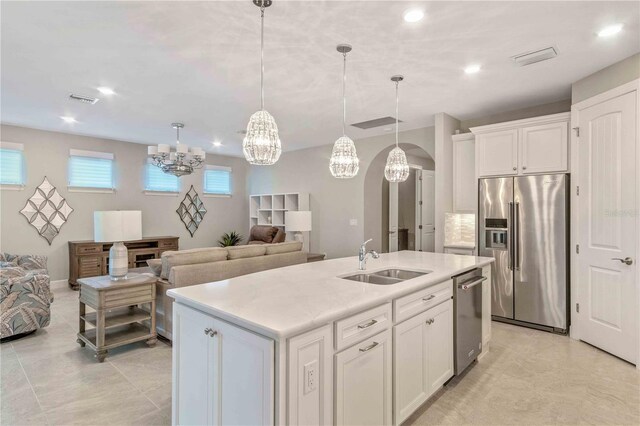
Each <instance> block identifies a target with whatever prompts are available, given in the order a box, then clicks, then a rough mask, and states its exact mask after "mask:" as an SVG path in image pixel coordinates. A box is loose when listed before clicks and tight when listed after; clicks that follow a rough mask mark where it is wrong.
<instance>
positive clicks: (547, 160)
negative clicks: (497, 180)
mask: <svg viewBox="0 0 640 426" xmlns="http://www.w3.org/2000/svg"><path fill="white" fill-rule="evenodd" d="M471 131H472V132H473V133H474V134H475V135H476V170H477V173H478V176H479V177H485V176H507V175H511V176H513V175H526V174H535V173H562V172H567V171H568V170H569V160H568V158H569V140H568V132H569V113H560V114H553V115H547V116H542V117H535V118H529V119H525V120H517V121H511V122H507V123H499V124H491V125H487V126H480V127H473V128H471ZM454 186H455V185H454Z"/></svg>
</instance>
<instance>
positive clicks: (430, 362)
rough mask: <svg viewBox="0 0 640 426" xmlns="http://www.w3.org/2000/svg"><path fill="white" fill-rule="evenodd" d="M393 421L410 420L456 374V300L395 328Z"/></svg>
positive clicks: (448, 301) (396, 422)
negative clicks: (454, 310) (454, 340)
mask: <svg viewBox="0 0 640 426" xmlns="http://www.w3.org/2000/svg"><path fill="white" fill-rule="evenodd" d="M393 333H394V336H393V337H394V339H393V342H394V343H393V349H394V353H395V359H394V374H395V376H394V379H395V380H394V395H395V396H394V413H395V414H394V424H396V425H399V424H400V423H402V422H403V421H404V420H406V419H407V417H409V416H410V415H411V414H412V413H413V412H414V411H415V410H416V409H417V408H418V407H419V406H420V405H422V403H424V402H425V401H426V400H427V399H428V398H429V397H430V396H431V395H433V394H434V393H435V392H436V391H437V390H438V389H440V387H442V385H444V383H445V382H446V381H447V380H449V379H450V378H451V377H452V376H453V302H452V300H451V299H448V300H447V301H446V302H443V303H441V304H439V305H437V306H435V307H433V308H431V309H429V310H428V311H426V312H423V313H422V314H420V315H417V316H415V317H413V318H411V319H408V320H407V321H405V322H403V323H400V324H398V325H396V326H395V327H394V330H393Z"/></svg>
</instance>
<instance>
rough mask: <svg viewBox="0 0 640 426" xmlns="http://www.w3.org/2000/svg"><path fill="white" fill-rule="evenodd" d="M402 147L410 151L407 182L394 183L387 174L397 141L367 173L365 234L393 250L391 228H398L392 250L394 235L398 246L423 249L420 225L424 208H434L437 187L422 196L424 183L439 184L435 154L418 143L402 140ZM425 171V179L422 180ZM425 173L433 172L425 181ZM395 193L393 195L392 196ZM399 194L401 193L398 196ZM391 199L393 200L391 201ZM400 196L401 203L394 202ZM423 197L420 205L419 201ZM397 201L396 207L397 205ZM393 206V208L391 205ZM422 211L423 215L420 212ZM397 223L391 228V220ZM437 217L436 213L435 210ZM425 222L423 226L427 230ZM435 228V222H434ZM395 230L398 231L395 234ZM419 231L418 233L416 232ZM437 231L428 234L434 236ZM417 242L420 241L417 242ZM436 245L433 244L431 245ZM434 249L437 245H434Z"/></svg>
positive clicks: (378, 247) (383, 248) (374, 245)
mask: <svg viewBox="0 0 640 426" xmlns="http://www.w3.org/2000/svg"><path fill="white" fill-rule="evenodd" d="M400 147H401V148H402V149H403V150H404V151H405V152H406V154H407V160H408V162H409V164H410V165H411V169H410V176H409V179H407V181H406V182H403V183H400V184H391V185H395V188H394V187H391V191H390V184H389V182H387V180H386V179H385V178H384V166H385V163H386V160H387V155H388V154H389V151H391V149H393V145H391V146H388V147H387V148H385V149H383V150H382V151H380V152H379V153H378V154H377V155H376V156H375V157H374V159H373V160H372V161H371V163H370V165H369V167H368V169H367V173H366V175H365V184H364V237H365V239H369V238H372V239H373V241H372V244H371V247H372V248H374V249H375V250H378V251H380V252H382V253H386V252H389V245H390V239H389V235H390V234H389V232H390V231H394V232H393V233H392V234H391V235H392V240H391V244H392V251H394V250H393V249H394V248H395V247H394V244H393V243H394V241H393V240H394V237H397V238H395V239H396V240H397V242H398V248H399V249H403V250H420V249H422V248H423V247H425V245H424V244H423V243H422V241H421V238H422V235H419V232H417V231H420V229H419V226H420V225H421V224H423V223H422V222H423V221H424V218H423V216H424V215H423V214H422V215H421V213H422V212H420V213H419V208H421V209H424V212H429V211H431V212H433V209H434V204H435V199H434V191H431V192H430V195H429V196H428V197H424V196H421V194H423V193H424V191H423V189H424V188H422V187H420V185H421V182H422V183H430V184H431V185H432V186H434V185H435V183H434V181H435V175H434V170H435V162H434V160H433V155H432V154H430V153H429V152H427V151H426V150H425V149H423V148H422V147H420V146H418V145H414V144H400ZM421 175H422V178H423V180H422V181H420V179H419V178H420V177H421ZM425 175H429V176H428V177H427V178H426V179H427V181H428V180H429V179H430V181H428V182H427V181H425ZM390 193H391V199H390ZM396 194H397V197H396V196H395V195H396ZM390 200H391V202H390ZM393 200H397V204H395V203H394V202H393ZM419 201H422V205H421V206H420V205H419V204H418V203H419ZM394 205H397V209H395V210H394V208H393V206H394ZM390 206H392V208H391V209H390ZM420 215H421V216H420ZM394 217H395V218H396V220H395V222H396V223H397V229H393V230H392V229H390V224H391V223H393V222H394ZM431 217H433V214H431ZM425 225H426V224H423V230H425V231H427V230H428V229H426V228H425V227H424V226H425ZM431 228H432V229H433V225H431ZM394 234H395V235H394ZM416 234H418V235H416ZM432 236H433V233H432V234H431V237H430V236H427V239H428V238H432ZM416 242H417V245H416ZM428 247H433V245H432V244H431V245H428ZM431 251H433V248H431Z"/></svg>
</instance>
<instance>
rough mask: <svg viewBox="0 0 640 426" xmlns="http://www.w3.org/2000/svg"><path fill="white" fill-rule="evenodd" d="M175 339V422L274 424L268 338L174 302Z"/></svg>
mask: <svg viewBox="0 0 640 426" xmlns="http://www.w3.org/2000/svg"><path fill="white" fill-rule="evenodd" d="M173 338H174V340H173V424H176V425H177V424H185V425H186V424H198V425H228V424H251V425H267V424H273V421H274V412H273V408H274V397H273V389H274V388H273V387H274V377H273V375H274V371H273V367H274V353H273V351H274V348H273V347H274V345H273V341H272V340H270V339H267V338H265V337H262V336H259V335H257V334H254V333H251V332H249V331H246V330H243V329H241V328H238V327H236V326H234V325H231V324H229V323H226V322H224V321H220V320H218V319H215V318H213V317H210V316H208V315H206V314H204V313H202V312H200V311H197V310H195V309H192V308H189V307H187V306H184V305H181V304H177V303H175V304H174V329H173Z"/></svg>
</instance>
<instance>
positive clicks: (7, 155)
mask: <svg viewBox="0 0 640 426" xmlns="http://www.w3.org/2000/svg"><path fill="white" fill-rule="evenodd" d="M0 184H3V185H24V160H23V157H22V151H20V150H17V149H5V148H1V149H0Z"/></svg>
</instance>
